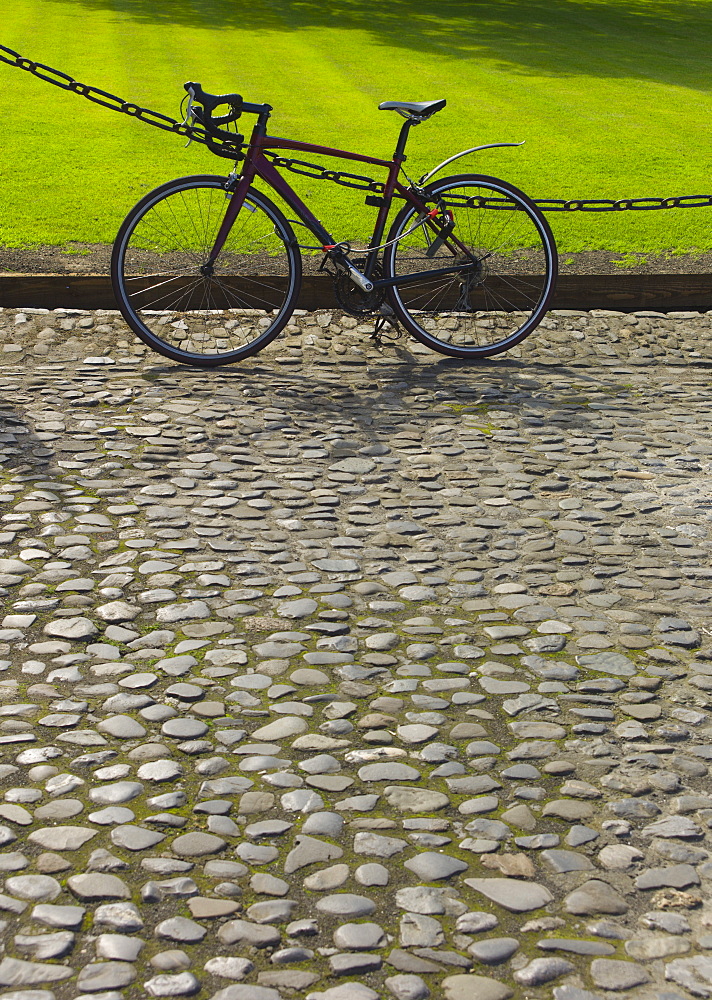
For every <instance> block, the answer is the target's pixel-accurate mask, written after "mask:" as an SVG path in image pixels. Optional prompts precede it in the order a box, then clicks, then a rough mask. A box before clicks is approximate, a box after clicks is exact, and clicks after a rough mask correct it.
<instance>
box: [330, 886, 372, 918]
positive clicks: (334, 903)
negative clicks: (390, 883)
mask: <svg viewBox="0 0 712 1000" xmlns="http://www.w3.org/2000/svg"><path fill="white" fill-rule="evenodd" d="M316 908H317V910H319V911H320V912H322V913H328V914H330V915H331V916H335V917H350V918H353V919H355V918H357V917H369V916H370V915H371V914H372V913H373V912H374V910H375V909H376V904H375V903H374V902H373V901H372V900H370V899H368V898H367V897H366V896H356V895H354V894H353V893H349V892H341V893H336V894H335V895H332V896H323V897H322V898H321V899H319V900H317V903H316Z"/></svg>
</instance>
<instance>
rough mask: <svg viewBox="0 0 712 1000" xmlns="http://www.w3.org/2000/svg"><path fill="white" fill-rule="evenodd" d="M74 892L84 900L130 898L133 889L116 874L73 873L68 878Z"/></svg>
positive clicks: (78, 897) (68, 883)
mask: <svg viewBox="0 0 712 1000" xmlns="http://www.w3.org/2000/svg"><path fill="white" fill-rule="evenodd" d="M67 885H68V886H69V888H70V889H71V891H72V893H73V894H74V895H75V896H76V897H77V899H80V900H82V901H87V902H88V901H93V900H97V899H130V898H131V890H130V889H129V887H128V886H127V885H126V883H125V882H124V881H122V879H120V878H117V876H116V875H102V874H98V873H97V874H94V873H90V874H84V875H72V876H71V877H70V878H69V879H68V880H67Z"/></svg>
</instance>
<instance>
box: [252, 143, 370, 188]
mask: <svg viewBox="0 0 712 1000" xmlns="http://www.w3.org/2000/svg"><path fill="white" fill-rule="evenodd" d="M264 155H265V156H268V157H269V158H270V159H271V160H272V162H273V163H274V165H275V167H283V168H284V169H285V170H290V171H291V172H292V173H293V174H302V176H304V177H310V178H311V179H312V180H315V181H332V182H333V183H334V184H339V185H341V187H349V188H356V189H357V190H359V191H374V192H375V193H376V194H383V192H384V191H385V189H386V188H385V184H381V183H380V182H379V181H375V180H374V179H373V178H372V177H362V176H361V174H349V173H346V171H344V170H327V169H326V168H324V167H321V166H319V164H318V163H307V162H306V161H305V160H288V159H286V158H285V157H284V156H276V155H275V154H274V153H270V152H265V154H264Z"/></svg>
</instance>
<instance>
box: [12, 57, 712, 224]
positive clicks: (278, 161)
mask: <svg viewBox="0 0 712 1000" xmlns="http://www.w3.org/2000/svg"><path fill="white" fill-rule="evenodd" d="M0 62H4V63H7V65H8V66H16V67H17V68H18V69H24V70H26V71H27V72H28V73H31V74H32V75H33V76H36V77H38V79H40V80H44V81H45V83H51V84H52V86H54V87H59V88H60V89H61V90H69V91H71V92H72V93H74V94H78V95H79V96H80V97H86V99H87V100H88V101H92V102H93V103H94V104H98V105H100V106H101V107H103V108H108V109H109V110H110V111H118V112H120V113H121V114H124V115H128V116H129V117H130V118H137V119H138V120H139V121H141V122H143V123H144V124H146V125H152V126H153V127H154V128H160V129H163V131H164V132H173V133H174V134H175V135H181V136H184V137H185V138H187V139H191V140H192V141H193V142H199V143H202V144H203V145H204V146H208V147H209V149H210V150H211V151H212V152H213V153H216V154H217V155H218V156H225V157H228V158H230V159H233V160H239V159H242V158H243V153H242V149H243V146H244V143H243V142H242V136H238V135H235V140H234V141H229V140H227V139H221V138H217V137H214V136H212V135H210V134H209V133H208V132H207V131H206V130H205V129H203V128H200V127H199V126H197V125H186V124H185V123H184V122H179V121H176V119H175V118H169V117H168V115H163V114H161V113H160V112H159V111H152V110H151V109H150V108H142V107H140V106H139V105H138V104H133V103H131V102H130V101H124V100H123V99H122V98H121V97H117V96H116V95H115V94H109V93H108V92H107V91H105V90H100V89H99V88H98V87H91V86H89V85H88V84H86V83H79V82H78V81H77V80H74V79H73V78H72V77H71V76H68V75H67V73H62V72H61V70H58V69H53V68H52V67H51V66H45V65H44V63H38V62H33V61H32V60H31V59H27V58H25V57H24V56H21V55H20V54H19V52H15V51H14V50H13V49H8V48H7V47H6V46H5V45H0ZM265 155H266V156H269V157H270V158H271V159H272V161H273V163H274V165H275V166H276V167H282V168H283V169H284V170H289V171H291V172H292V173H294V174H301V175H302V176H304V177H310V178H312V179H313V180H318V181H331V182H332V183H333V184H339V185H340V186H341V187H348V188H356V189H357V190H359V191H372V192H374V193H375V194H383V192H384V191H385V185H383V184H381V183H380V182H379V181H376V180H374V179H373V178H372V177H363V176H361V175H360V174H349V173H346V172H345V171H341V170H327V169H325V168H324V167H321V166H319V165H318V164H316V163H307V162H306V161H305V160H290V159H286V158H285V157H282V156H277V155H275V154H274V153H265ZM533 201H534V204H535V205H538V206H539V208H540V209H541V210H542V212H653V211H658V210H660V209H666V208H709V207H712V195H707V194H688V195H680V196H679V197H675V198H620V199H618V200H615V199H611V198H570V199H568V200H566V199H563V198H539V199H533ZM475 202H476V203H477V205H476V207H479V208H493V209H501V210H506V211H511V206H512V204H513V203H512V202H510V201H509V200H508V199H506V198H470V199H467V200H465V201H464V202H463V203H464V204H467V205H470V207H475Z"/></svg>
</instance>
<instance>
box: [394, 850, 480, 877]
mask: <svg viewBox="0 0 712 1000" xmlns="http://www.w3.org/2000/svg"><path fill="white" fill-rule="evenodd" d="M404 864H405V867H406V868H409V869H410V871H412V872H414V873H415V874H416V875H417V876H418V878H421V879H423V881H425V882H434V881H437V880H439V879H446V878H451V877H452V876H453V875H459V874H460V873H461V872H464V871H467V867H468V866H467V864H466V862H464V861H460V859H459V858H453V857H450V856H449V855H447V854H437V853H436V852H435V851H423V852H422V853H421V854H417V855H416V856H415V857H414V858H411V859H410V860H409V861H406V862H404Z"/></svg>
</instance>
